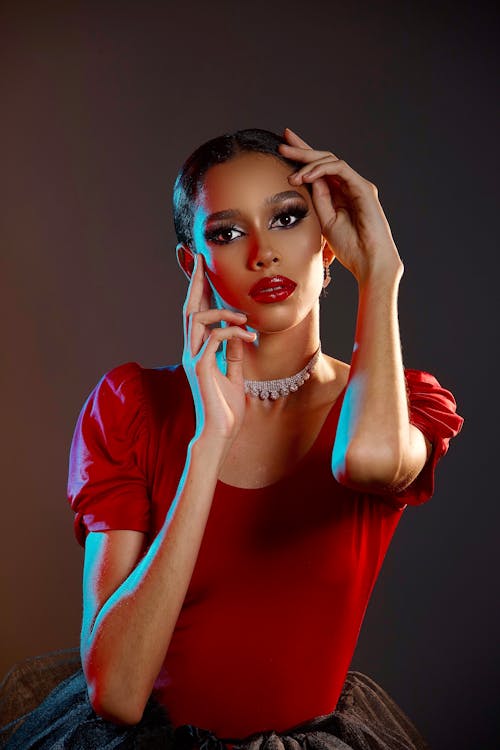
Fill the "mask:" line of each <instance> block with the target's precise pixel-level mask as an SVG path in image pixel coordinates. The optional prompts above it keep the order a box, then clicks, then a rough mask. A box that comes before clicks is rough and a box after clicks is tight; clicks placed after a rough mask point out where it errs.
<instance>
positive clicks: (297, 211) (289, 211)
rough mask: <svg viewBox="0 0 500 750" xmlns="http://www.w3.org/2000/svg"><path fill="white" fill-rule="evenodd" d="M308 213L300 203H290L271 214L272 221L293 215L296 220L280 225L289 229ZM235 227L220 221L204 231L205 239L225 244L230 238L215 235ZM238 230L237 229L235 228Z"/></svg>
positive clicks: (217, 243)
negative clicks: (219, 237)
mask: <svg viewBox="0 0 500 750" xmlns="http://www.w3.org/2000/svg"><path fill="white" fill-rule="evenodd" d="M308 213H309V209H307V208H305V207H304V206H302V205H301V204H297V205H291V206H289V208H286V209H284V210H283V211H280V212H279V213H277V214H275V215H274V216H273V223H274V222H275V221H276V219H282V218H283V217H284V216H295V217H296V219H297V221H294V222H293V223H292V224H288V226H282V227H281V229H289V228H291V227H293V226H295V225H296V224H298V223H299V221H301V220H302V219H303V218H304V217H305V216H307V214H308ZM234 229H235V226H234V224H230V223H221V224H219V225H218V226H217V227H214V228H213V229H210V230H209V231H207V232H206V233H205V239H206V240H207V241H209V242H213V243H215V244H216V245H227V244H228V243H229V242H232V241H233V240H232V239H229V240H218V239H217V237H218V236H219V235H220V234H221V233H223V232H230V231H232V230H234ZM236 231H239V230H236Z"/></svg>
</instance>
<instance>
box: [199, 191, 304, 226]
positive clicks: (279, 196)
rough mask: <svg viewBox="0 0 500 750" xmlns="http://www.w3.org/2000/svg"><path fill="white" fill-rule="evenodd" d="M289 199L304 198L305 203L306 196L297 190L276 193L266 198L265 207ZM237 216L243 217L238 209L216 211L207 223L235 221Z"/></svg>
mask: <svg viewBox="0 0 500 750" xmlns="http://www.w3.org/2000/svg"><path fill="white" fill-rule="evenodd" d="M287 198H302V200H303V201H305V198H304V196H303V195H301V193H299V192H298V191H297V190H284V191H283V192H281V193H275V194H274V195H271V196H269V197H268V198H266V199H265V201H264V206H271V205H273V204H274V203H281V201H283V200H286V199H287ZM236 216H241V211H238V209H236V208H228V209H227V210H225V211H216V212H215V213H213V214H209V216H207V217H206V218H205V223H206V224H208V223H209V222H210V221H217V220H218V219H234V218H235V217H236Z"/></svg>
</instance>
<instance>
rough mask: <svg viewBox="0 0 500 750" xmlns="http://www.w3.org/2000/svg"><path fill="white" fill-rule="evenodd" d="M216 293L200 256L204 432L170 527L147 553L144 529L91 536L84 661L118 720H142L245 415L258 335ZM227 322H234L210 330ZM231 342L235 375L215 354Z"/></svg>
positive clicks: (196, 363)
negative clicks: (217, 303) (250, 352)
mask: <svg viewBox="0 0 500 750" xmlns="http://www.w3.org/2000/svg"><path fill="white" fill-rule="evenodd" d="M208 299H209V289H208V285H207V284H206V281H205V278H204V272H203V263H202V262H201V261H200V258H198V263H197V266H196V269H195V271H194V272H193V275H192V278H191V282H190V285H189V291H188V295H187V298H186V303H185V305H184V318H185V320H184V324H185V327H184V333H185V336H184V339H185V343H184V352H183V366H184V369H185V371H186V374H187V377H188V380H189V383H190V386H191V390H192V393H193V398H194V401H195V407H196V432H195V435H194V437H193V439H192V440H191V442H190V443H189V446H188V450H187V456H186V463H185V466H184V472H183V474H182V477H181V480H180V482H179V486H178V490H177V493H176V496H175V498H174V501H173V503H172V505H171V508H170V510H169V512H168V514H167V517H166V519H165V522H164V524H163V526H162V528H161V529H160V531H159V533H158V534H157V536H156V537H155V539H154V540H153V542H152V544H151V546H150V547H149V549H148V550H147V552H146V554H144V556H143V557H142V559H141V555H142V554H143V552H144V535H143V534H142V533H141V532H137V531H135V532H134V531H125V530H124V531H118V530H115V531H106V532H91V533H89V534H88V536H87V539H86V543H85V566H84V583H83V589H84V605H83V621H82V632H81V657H82V666H83V670H84V673H85V677H86V680H87V684H88V688H89V698H90V701H91V704H92V706H93V708H94V710H95V711H96V713H98V714H99V715H101V716H102V717H103V718H105V719H108V720H110V721H114V722H116V723H123V724H136V723H137V722H139V721H140V720H141V718H142V715H143V712H144V708H145V706H146V703H147V701H148V698H149V696H150V694H151V691H152V689H153V685H154V682H155V680H156V678H157V676H158V673H159V671H160V669H161V666H162V664H163V662H164V660H165V656H166V654H167V650H168V647H169V644H170V640H171V638H172V634H173V632H174V628H175V625H176V622H177V619H178V617H179V614H180V611H181V608H182V605H183V602H184V599H185V596H186V593H187V590H188V587H189V583H190V580H191V577H192V574H193V570H194V567H195V564H196V559H197V557H198V552H199V549H200V545H201V542H202V539H203V534H204V531H205V526H206V523H207V519H208V515H209V512H210V508H211V504H212V499H213V495H214V491H215V486H216V483H217V477H218V473H219V470H220V467H221V465H222V463H223V461H224V458H225V455H226V453H227V450H228V449H229V447H230V445H231V443H232V441H233V440H234V437H235V436H236V434H237V432H238V430H239V428H240V426H241V421H242V419H243V414H244V407H245V394H244V381H243V373H242V360H243V343H242V342H243V341H252V340H253V339H254V336H255V335H254V334H252V333H250V332H248V331H246V330H245V329H244V328H241V327H240V326H241V324H242V323H243V319H242V317H241V316H240V315H238V314H237V313H234V312H232V311H229V310H214V309H209V305H208ZM221 320H224V321H226V322H227V323H228V325H227V326H226V327H225V328H214V329H211V330H210V329H209V328H208V327H207V326H208V325H210V324H213V323H216V322H218V321H221ZM230 323H233V324H234V325H229V324H230ZM223 340H225V341H226V342H227V344H226V356H227V360H228V368H227V374H226V375H223V374H222V373H221V372H220V370H219V368H218V365H217V362H216V357H215V354H216V351H217V348H218V346H219V344H220V342H221V341H223Z"/></svg>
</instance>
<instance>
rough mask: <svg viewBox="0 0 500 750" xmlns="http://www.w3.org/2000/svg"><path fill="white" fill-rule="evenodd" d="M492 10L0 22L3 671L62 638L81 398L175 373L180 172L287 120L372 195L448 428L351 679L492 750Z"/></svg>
mask: <svg viewBox="0 0 500 750" xmlns="http://www.w3.org/2000/svg"><path fill="white" fill-rule="evenodd" d="M492 8H493V5H491V6H490V5H489V4H486V3H482V4H481V3H479V5H476V6H475V7H474V8H473V7H472V5H471V6H468V5H466V4H457V3H451V2H450V3H448V2H446V3H438V4H437V5H435V4H431V3H420V2H414V3H408V2H393V3H360V2H349V3H345V2H336V0H329V1H328V2H318V1H316V2H315V1H313V0H311V1H309V2H298V1H297V0H288V2H279V1H277V2H274V3H271V2H269V1H267V2H262V0H252V1H251V2H248V3H246V4H244V3H237V2H221V1H219V2H213V0H212V2H210V3H206V4H205V3H203V2H188V1H186V2H182V3H170V2H135V3H133V2H116V3H113V2H107V3H106V2H100V3H91V2H90V3H89V2H86V3H78V2H74V3H64V2H57V3H56V2H45V3H43V4H42V3H33V4H30V3H27V2H19V0H18V1H17V2H12V3H2V5H1V17H0V21H1V23H0V28H1V29H2V30H1V32H0V33H1V44H0V55H1V66H0V70H1V73H0V85H1V91H0V94H1V99H0V101H1V103H2V105H1V106H2V113H1V118H0V128H1V140H0V144H1V164H2V167H1V173H2V176H1V184H2V199H1V201H2V202H1V206H2V209H1V212H0V213H1V217H2V218H1V231H2V241H1V249H2V268H1V271H2V281H3V284H2V290H1V304H2V310H1V312H2V315H1V320H2V324H3V335H2V354H3V357H2V360H3V366H2V368H1V377H2V384H1V385H2V388H1V393H2V396H3V402H2V410H1V411H2V432H1V436H2V446H1V447H2V450H1V457H2V479H3V482H4V490H3V501H2V507H3V519H2V520H3V528H2V545H1V552H0V555H1V558H0V569H1V571H2V576H1V583H0V585H1V590H0V601H1V605H2V618H1V631H0V636H1V637H0V643H1V646H0V675H1V674H4V672H6V671H7V669H9V668H10V667H11V666H12V664H13V663H15V662H16V661H18V660H20V659H22V658H25V657H27V656H32V655H35V654H39V653H43V652H46V651H50V650H53V649H58V648H68V647H72V646H76V645H78V642H79V629H80V617H81V573H82V563H83V550H82V549H81V548H80V547H79V546H78V545H77V543H76V540H75V539H74V537H73V530H72V518H73V515H72V512H71V510H70V508H69V505H68V503H67V500H66V495H65V491H66V475H67V460H68V451H69V445H70V441H71V436H72V433H73V429H74V425H75V421H76V418H77V416H78V413H79V410H80V408H81V406H82V404H83V401H84V400H85V398H86V397H87V395H88V394H89V392H90V390H91V389H92V388H93V386H94V385H95V383H96V382H97V381H98V379H99V378H100V377H101V375H102V374H104V372H106V371H107V370H108V369H110V368H112V367H114V366H115V365H117V364H120V363H122V362H126V361H130V360H136V361H139V362H140V363H142V364H143V365H144V366H148V367H154V366H159V365H164V364H172V363H175V362H178V361H180V356H181V347H182V328H181V306H182V302H183V299H184V294H185V291H186V283H185V278H184V276H183V275H182V274H181V272H180V271H179V270H178V267H177V265H176V261H175V257H174V247H175V242H176V240H175V235H174V231H173V224H172V214H171V207H170V202H171V191H172V184H173V180H174V177H175V175H176V173H177V170H178V169H179V167H180V165H181V163H182V161H183V160H184V159H185V158H186V156H187V155H188V154H189V153H190V152H191V151H192V150H193V149H194V148H195V147H196V146H197V145H199V144H200V143H201V142H203V141H205V140H208V139H209V138H211V137H214V136H215V135H219V134H221V133H222V132H225V131H230V130H234V129H237V128H244V127H264V128H268V129H271V130H276V131H282V129H283V128H284V127H285V126H286V125H288V126H289V127H291V128H293V129H296V130H297V131H298V132H299V134H301V135H302V136H303V137H304V138H305V139H306V140H308V141H310V142H311V143H312V144H313V145H315V146H316V147H318V148H323V149H328V150H333V151H335V152H338V153H339V154H341V155H342V157H343V158H345V159H346V161H348V162H349V163H350V164H351V166H353V167H354V169H356V170H357V171H358V172H360V173H361V174H362V175H363V176H365V177H366V178H368V179H369V180H371V181H372V182H375V184H376V185H377V186H378V187H379V197H380V200H381V203H382V206H383V208H384V210H385V212H386V215H387V217H388V220H389V223H390V225H391V228H392V231H393V235H394V238H395V241H396V244H397V246H398V250H399V253H400V255H401V257H402V259H403V261H404V264H405V273H404V276H403V279H402V281H401V285H400V293H399V311H400V325H401V338H402V342H403V357H404V363H405V366H407V367H415V368H419V369H425V370H428V371H430V372H432V373H433V374H435V375H436V377H437V378H438V380H439V381H440V382H441V384H442V385H443V386H444V387H446V388H449V389H450V390H451V391H452V392H453V393H454V395H455V397H456V399H457V402H458V411H459V413H460V414H461V415H462V416H464V417H465V424H464V427H463V429H462V432H461V434H460V435H459V436H458V437H457V438H456V439H455V441H452V443H451V446H450V451H449V453H448V455H447V456H445V458H444V459H443V460H442V462H441V463H440V464H439V466H438V470H437V479H436V490H435V494H434V497H433V498H432V499H431V500H430V501H429V502H428V503H427V504H426V505H425V506H422V507H420V508H407V510H406V511H405V513H404V515H403V518H402V520H401V522H400V525H399V528H398V529H397V531H396V534H395V537H394V539H393V542H392V545H391V547H390V549H389V552H388V554H387V557H386V560H385V563H384V566H383V569H382V572H381V574H380V578H379V580H378V583H377V584H376V587H375V589H374V593H373V597H372V600H371V603H370V605H369V608H368V610H367V613H366V617H365V621H364V625H363V629H362V632H361V635H360V638H359V642H358V646H357V649H356V652H355V655H354V659H353V663H352V667H351V668H353V669H358V670H361V671H363V672H365V673H367V674H369V675H370V676H371V677H373V678H374V679H375V680H377V681H378V682H379V683H380V684H381V685H383V686H384V687H385V689H386V690H387V691H388V692H389V693H390V694H391V695H392V696H393V697H394V699H395V700H397V701H398V702H399V704H400V705H401V706H402V708H403V709H404V710H405V711H406V712H407V713H408V714H409V715H410V717H411V718H412V719H413V720H414V721H415V723H416V725H417V726H418V727H419V728H420V730H421V731H422V733H423V734H424V736H426V737H427V738H428V739H429V741H430V743H431V746H432V748H434V749H436V750H437V749H439V748H445V749H447V748H453V750H462V748H463V749H464V750H465V748H481V749H483V748H491V747H493V746H494V744H495V743H494V736H495V734H494V732H495V729H496V728H497V727H495V726H494V711H495V708H496V702H497V701H496V700H495V699H496V697H497V696H496V694H495V692H494V684H495V683H496V682H497V681H496V680H494V679H493V677H494V672H495V670H496V669H497V663H498V648H497V641H498V636H497V634H498V632H499V622H498V620H499V618H498V588H497V585H496V578H497V573H498V559H497V557H496V552H497V548H498V546H499V544H498V492H497V491H496V488H495V486H494V483H495V479H496V474H495V471H496V470H495V466H497V463H496V453H495V456H494V455H493V447H494V446H493V443H494V439H495V437H496V427H495V419H496V407H497V402H498V392H497V391H495V389H494V387H495V388H496V387H497V377H498V370H497V368H496V359H495V358H494V349H495V344H496V335H495V334H496V329H495V330H494V328H493V325H492V319H493V301H494V299H496V298H497V297H498V278H497V276H498V263H497V257H498V231H497V226H496V221H497V218H498V204H497V203H496V202H495V203H494V198H496V197H497V195H498V168H499V164H498V149H497V148H496V144H497V137H498V127H496V128H495V125H496V124H497V122H498V120H497V117H496V115H497V111H498V108H497V106H496V100H495V87H494V83H495V80H496V74H497V71H498V67H497V54H496V50H495V42H496V44H498V36H497V35H498V19H497V16H496V15H495V12H494V10H492ZM495 209H496V212H495ZM332 270H333V283H332V284H331V286H330V293H329V296H328V298H327V300H326V301H324V302H323V303H322V309H323V318H322V338H323V348H324V350H325V351H326V352H328V353H329V354H331V355H332V356H336V357H338V358H340V359H343V360H344V361H350V358H351V351H352V345H353V334H354V325H355V315H356V304H357V288H356V284H355V281H354V278H353V277H352V276H351V275H350V274H349V272H347V271H346V270H345V269H344V268H343V267H342V266H341V265H340V264H339V263H335V264H334V266H333V267H332ZM495 676H496V674H495Z"/></svg>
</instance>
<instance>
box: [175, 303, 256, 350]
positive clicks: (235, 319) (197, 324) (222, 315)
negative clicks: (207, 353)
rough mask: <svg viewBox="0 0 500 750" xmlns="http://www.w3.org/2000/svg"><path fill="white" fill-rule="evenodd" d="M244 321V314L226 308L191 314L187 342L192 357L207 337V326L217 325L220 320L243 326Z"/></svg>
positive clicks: (245, 317)
mask: <svg viewBox="0 0 500 750" xmlns="http://www.w3.org/2000/svg"><path fill="white" fill-rule="evenodd" d="M246 319H247V316H246V315H245V314H244V313H237V312H234V311H233V310H227V309H226V308H224V309H219V308H216V309H214V308H211V309H210V310H199V311H198V312H195V313H191V315H190V319H189V328H188V330H189V335H188V339H187V341H188V342H189V349H190V351H191V354H192V356H196V354H197V353H198V352H199V350H200V347H201V345H202V344H203V342H204V341H205V340H206V339H207V337H208V336H209V334H210V332H209V331H208V330H207V326H209V325H213V324H214V323H219V322H220V321H222V320H224V321H226V322H229V323H233V324H240V325H243V324H244V323H245V321H246Z"/></svg>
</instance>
